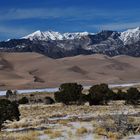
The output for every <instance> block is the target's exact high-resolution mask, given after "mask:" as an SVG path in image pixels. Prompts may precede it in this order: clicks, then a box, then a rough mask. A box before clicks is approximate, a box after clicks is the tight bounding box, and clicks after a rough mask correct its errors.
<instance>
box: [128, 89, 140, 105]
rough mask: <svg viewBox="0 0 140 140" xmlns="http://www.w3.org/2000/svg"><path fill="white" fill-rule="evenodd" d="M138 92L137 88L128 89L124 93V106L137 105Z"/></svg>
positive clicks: (139, 94) (139, 93)
mask: <svg viewBox="0 0 140 140" xmlns="http://www.w3.org/2000/svg"><path fill="white" fill-rule="evenodd" d="M139 100H140V92H139V91H138V89H137V88H129V89H128V90H127V93H126V104H138V103H139Z"/></svg>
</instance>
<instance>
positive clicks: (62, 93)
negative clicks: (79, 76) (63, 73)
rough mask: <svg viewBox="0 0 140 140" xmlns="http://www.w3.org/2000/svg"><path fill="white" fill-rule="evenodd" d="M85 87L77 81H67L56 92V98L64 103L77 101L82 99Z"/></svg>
mask: <svg viewBox="0 0 140 140" xmlns="http://www.w3.org/2000/svg"><path fill="white" fill-rule="evenodd" d="M82 90H83V87H82V85H79V84H77V83H65V84H62V85H61V86H60V88H59V91H58V92H56V93H55V95H54V96H55V100H56V101H57V102H63V103H64V104H70V103H75V102H77V101H78V100H79V99H80V96H81V94H82Z"/></svg>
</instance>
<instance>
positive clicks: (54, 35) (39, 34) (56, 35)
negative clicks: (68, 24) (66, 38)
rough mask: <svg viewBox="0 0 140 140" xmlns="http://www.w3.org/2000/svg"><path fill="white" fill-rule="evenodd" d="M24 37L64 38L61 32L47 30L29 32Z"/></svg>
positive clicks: (34, 38) (32, 38) (33, 38)
mask: <svg viewBox="0 0 140 140" xmlns="http://www.w3.org/2000/svg"><path fill="white" fill-rule="evenodd" d="M23 39H30V40H31V41H32V40H63V36H62V35H61V34H60V33H59V32H54V31H46V32H41V31H40V30H38V31H36V32H34V33H32V34H29V35H27V36H25V37H23Z"/></svg>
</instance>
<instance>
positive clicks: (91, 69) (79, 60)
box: [0, 53, 140, 89]
mask: <svg viewBox="0 0 140 140" xmlns="http://www.w3.org/2000/svg"><path fill="white" fill-rule="evenodd" d="M139 81H140V58H134V57H130V56H117V57H112V58H110V57H108V56H104V55H87V56H83V55H79V56H75V57H66V58H62V59H51V58H48V57H46V56H43V55H41V54H37V53H0V89H7V88H9V89H22V88H43V87H58V86H59V85H60V84H61V83H64V82H78V83H81V84H84V85H92V84H95V83H102V82H106V83H129V82H139Z"/></svg>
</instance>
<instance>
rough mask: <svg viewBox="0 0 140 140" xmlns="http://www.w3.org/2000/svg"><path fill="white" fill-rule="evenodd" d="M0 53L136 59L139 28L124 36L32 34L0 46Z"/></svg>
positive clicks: (111, 33)
mask: <svg viewBox="0 0 140 140" xmlns="http://www.w3.org/2000/svg"><path fill="white" fill-rule="evenodd" d="M0 51H1V52H37V53H40V54H43V55H46V56H48V57H51V58H55V59H56V58H63V57H68V56H76V55H81V54H82V55H89V54H104V55H108V56H111V57H112V56H117V55H129V56H134V57H140V27H137V28H135V29H128V30H126V31H124V32H117V31H110V30H103V31H101V32H98V33H89V32H78V33H59V32H54V31H46V32H41V31H36V32H34V33H32V34H29V35H27V36H25V37H22V38H20V39H9V40H7V41H2V42H0Z"/></svg>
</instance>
